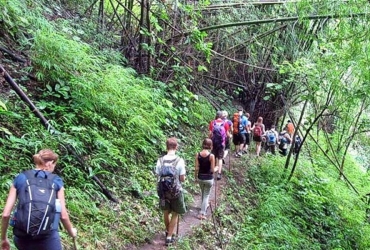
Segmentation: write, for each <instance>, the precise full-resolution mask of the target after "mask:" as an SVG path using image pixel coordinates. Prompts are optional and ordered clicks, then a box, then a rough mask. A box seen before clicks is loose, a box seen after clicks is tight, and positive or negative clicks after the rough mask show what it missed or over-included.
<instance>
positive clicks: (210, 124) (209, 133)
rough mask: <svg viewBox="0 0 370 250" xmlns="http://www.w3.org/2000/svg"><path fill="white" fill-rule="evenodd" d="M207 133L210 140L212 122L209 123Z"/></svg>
mask: <svg viewBox="0 0 370 250" xmlns="http://www.w3.org/2000/svg"><path fill="white" fill-rule="evenodd" d="M208 130H209V132H208V137H209V138H212V130H213V121H211V122H210V123H209V128H208Z"/></svg>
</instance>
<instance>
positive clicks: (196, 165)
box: [194, 153, 199, 181]
mask: <svg viewBox="0 0 370 250" xmlns="http://www.w3.org/2000/svg"><path fill="white" fill-rule="evenodd" d="M198 155H199V154H198V153H197V154H196V155H195V171H194V180H195V181H197V180H198V172H199V160H198Z"/></svg>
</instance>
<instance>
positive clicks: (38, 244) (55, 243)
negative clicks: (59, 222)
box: [14, 230, 62, 250]
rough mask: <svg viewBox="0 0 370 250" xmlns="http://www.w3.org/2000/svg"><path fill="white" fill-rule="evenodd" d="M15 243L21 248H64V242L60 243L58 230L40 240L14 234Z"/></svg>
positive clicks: (43, 249)
mask: <svg viewBox="0 0 370 250" xmlns="http://www.w3.org/2000/svg"><path fill="white" fill-rule="evenodd" d="M14 245H15V246H16V247H17V249H19V250H36V249H37V250H51V249H52V250H62V244H61V243H60V237H59V233H58V231H57V230H53V231H52V233H51V234H50V235H49V236H48V237H47V238H45V239H38V240H33V239H28V238H18V237H16V236H14Z"/></svg>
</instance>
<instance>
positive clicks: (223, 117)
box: [222, 110, 233, 164]
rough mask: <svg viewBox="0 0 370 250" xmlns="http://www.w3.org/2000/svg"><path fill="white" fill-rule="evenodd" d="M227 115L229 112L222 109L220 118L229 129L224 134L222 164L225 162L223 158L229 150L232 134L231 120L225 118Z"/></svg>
mask: <svg viewBox="0 0 370 250" xmlns="http://www.w3.org/2000/svg"><path fill="white" fill-rule="evenodd" d="M228 115H229V114H228V113H227V111H226V110H223V111H222V120H223V121H224V122H226V123H227V124H228V125H229V130H228V131H227V134H226V141H225V150H224V157H223V158H222V163H223V164H225V158H226V157H227V154H228V153H229V150H230V139H231V138H232V135H233V132H232V128H233V123H232V121H230V120H229V119H228V118H227V116H228Z"/></svg>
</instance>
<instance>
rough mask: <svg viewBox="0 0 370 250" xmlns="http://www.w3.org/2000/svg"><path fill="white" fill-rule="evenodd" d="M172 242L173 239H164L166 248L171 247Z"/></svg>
mask: <svg viewBox="0 0 370 250" xmlns="http://www.w3.org/2000/svg"><path fill="white" fill-rule="evenodd" d="M173 242H174V239H173V238H171V239H167V238H166V243H165V244H166V246H169V245H171V244H172V243H173Z"/></svg>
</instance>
